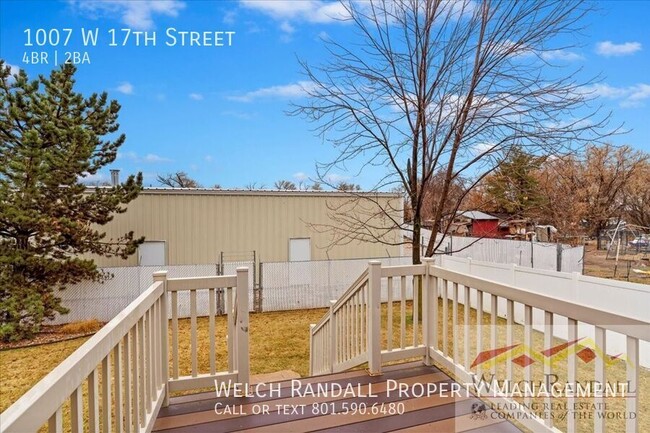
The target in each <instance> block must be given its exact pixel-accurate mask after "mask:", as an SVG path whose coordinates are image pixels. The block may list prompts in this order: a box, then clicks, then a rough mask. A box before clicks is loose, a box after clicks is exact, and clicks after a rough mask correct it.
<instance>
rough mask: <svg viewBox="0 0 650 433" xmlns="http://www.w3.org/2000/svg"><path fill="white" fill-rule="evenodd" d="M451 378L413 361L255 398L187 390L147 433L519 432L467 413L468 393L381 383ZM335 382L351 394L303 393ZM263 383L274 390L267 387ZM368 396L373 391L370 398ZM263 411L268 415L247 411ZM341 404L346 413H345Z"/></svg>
mask: <svg viewBox="0 0 650 433" xmlns="http://www.w3.org/2000/svg"><path fill="white" fill-rule="evenodd" d="M452 382H453V381H452V379H450V378H449V377H448V376H447V375H446V374H444V373H443V372H441V371H440V370H438V369H437V368H435V367H427V366H424V365H422V363H419V362H418V363H409V364H400V365H394V366H390V367H386V368H385V369H384V371H383V374H382V375H381V376H374V377H371V376H369V375H368V374H367V373H366V372H365V371H351V372H345V373H339V374H332V375H325V376H317V377H310V378H302V379H300V384H299V385H300V386H301V387H300V388H299V389H298V388H297V383H294V387H293V389H292V383H291V381H284V382H277V383H274V384H271V385H266V386H260V387H259V389H258V391H259V392H258V395H255V396H251V397H233V396H230V397H223V396H222V397H220V398H217V397H216V395H215V393H214V392H211V393H203V394H194V395H188V396H182V397H176V398H172V399H171V401H170V405H169V407H167V408H163V409H161V411H160V414H159V415H158V419H157V421H156V424H155V426H154V431H160V432H169V433H172V432H174V433H180V432H183V433H186V432H187V433H189V432H224V433H225V432H234V431H237V432H241V431H246V432H278V433H280V432H282V433H284V432H307V431H330V432H373V433H374V432H389V431H403V432H472V433H479V432H481V433H488V432H492V433H510V432H513V433H514V432H520V430H519V429H517V428H516V427H515V426H514V425H513V424H510V423H509V422H505V421H502V420H499V419H498V418H497V419H495V418H493V417H492V416H491V414H490V412H489V411H488V412H486V413H484V414H483V416H477V415H476V414H473V413H472V411H473V408H474V409H475V408H476V404H477V403H478V404H480V401H479V400H478V399H476V398H474V397H471V396H470V397H469V398H468V397H466V396H464V395H463V396H461V397H460V398H458V397H451V396H448V395H447V396H443V397H441V396H439V395H438V394H437V393H436V394H435V395H430V396H426V397H414V396H413V395H412V393H409V396H406V395H404V394H402V395H399V392H398V391H397V390H393V391H392V392H389V389H388V388H387V387H389V386H390V387H393V388H394V387H395V386H396V383H400V384H405V385H404V386H409V390H413V388H411V386H412V385H413V384H428V383H435V384H436V385H437V386H440V385H442V384H444V383H447V384H446V386H449V385H450V384H451V383H452ZM334 383H336V384H338V385H341V387H342V389H353V390H354V396H353V397H350V394H348V395H347V396H345V395H341V396H334V397H333V396H331V395H328V396H323V395H316V396H313V395H305V394H306V391H307V390H308V389H311V390H312V391H314V392H316V391H317V384H322V386H324V385H327V386H328V387H329V388H330V390H331V389H332V384H334ZM334 386H335V387H337V385H334ZM397 386H399V385H397ZM443 386H445V385H443ZM269 387H270V388H271V389H272V390H274V391H273V392H271V391H270V389H269ZM369 393H372V394H373V396H369V395H368V394H369ZM262 394H266V395H262ZM314 403H318V407H319V408H320V409H321V411H322V410H325V411H327V412H328V413H327V414H320V413H318V414H315V413H313V406H312V405H313V404H314ZM382 403H383V404H384V405H383V409H384V410H374V411H373V409H372V406H373V404H375V408H378V409H379V408H381V407H382V406H381V404H382ZM391 403H392V407H393V408H397V406H396V404H402V406H400V408H403V410H404V413H403V414H401V415H399V414H390V413H388V412H389V408H390V407H391ZM217 404H218V407H219V412H221V413H219V414H218V413H217V411H216V410H215V405H217ZM353 404H357V405H360V406H357V407H358V408H359V410H358V411H357V412H356V413H353V412H352V410H351V409H352V408H353V407H354V406H352V405H353ZM364 404H365V406H364ZM364 407H365V410H364ZM265 408H266V409H268V413H258V414H255V413H254V412H261V411H263V410H264V409H265ZM346 409H347V410H348V413H347V414H344V413H343V412H345V411H346ZM224 412H232V413H224ZM319 412H320V411H319ZM361 412H365V413H361ZM373 412H376V413H373ZM382 412H383V413H382ZM333 413H334V414H333Z"/></svg>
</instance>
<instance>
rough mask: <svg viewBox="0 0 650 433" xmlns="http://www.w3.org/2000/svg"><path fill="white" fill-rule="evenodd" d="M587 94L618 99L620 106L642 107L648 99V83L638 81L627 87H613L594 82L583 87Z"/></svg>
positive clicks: (649, 94)
mask: <svg viewBox="0 0 650 433" xmlns="http://www.w3.org/2000/svg"><path fill="white" fill-rule="evenodd" d="M585 90H586V91H587V92H588V93H589V94H591V95H593V96H598V97H601V98H607V99H612V100H619V106H621V107H622V108H634V107H642V106H644V104H645V100H646V99H650V84H645V83H639V84H636V85H634V86H628V87H614V86H610V85H609V84H606V83H603V84H594V85H593V86H590V87H588V88H587V89H585Z"/></svg>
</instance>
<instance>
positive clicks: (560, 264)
mask: <svg viewBox="0 0 650 433" xmlns="http://www.w3.org/2000/svg"><path fill="white" fill-rule="evenodd" d="M404 235H405V236H406V237H410V235H411V234H410V233H409V232H408V231H405V233H404ZM430 237H431V231H430V230H426V229H422V244H423V246H425V248H426V244H427V243H428V242H429V239H430ZM440 238H442V234H438V237H437V238H436V242H439V241H438V240H439V239H440ZM436 252H437V253H439V254H445V253H448V254H451V255H452V256H454V257H465V258H467V257H471V258H472V259H474V260H480V261H484V262H491V263H504V264H515V265H518V266H523V267H527V268H533V269H541V270H547V271H562V272H580V273H582V269H583V255H584V247H583V246H577V247H572V246H571V245H567V244H553V243H549V242H531V241H517V240H511V239H494V238H475V237H465V236H445V237H444V238H443V239H442V242H440V245H439V246H438V248H437V249H436Z"/></svg>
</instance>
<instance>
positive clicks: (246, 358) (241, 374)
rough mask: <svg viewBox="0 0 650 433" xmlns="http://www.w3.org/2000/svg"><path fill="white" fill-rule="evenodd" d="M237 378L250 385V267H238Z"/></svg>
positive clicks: (240, 381)
mask: <svg viewBox="0 0 650 433" xmlns="http://www.w3.org/2000/svg"><path fill="white" fill-rule="evenodd" d="M235 332H236V333H237V378H238V381H239V383H242V384H245V386H246V387H248V384H249V378H250V355H249V353H248V268H247V267H239V268H237V329H236V330H235Z"/></svg>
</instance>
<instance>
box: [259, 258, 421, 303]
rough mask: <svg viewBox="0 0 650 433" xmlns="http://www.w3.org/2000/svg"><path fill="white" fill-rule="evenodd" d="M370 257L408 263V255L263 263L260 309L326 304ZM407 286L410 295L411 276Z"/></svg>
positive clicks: (390, 263) (389, 262)
mask: <svg viewBox="0 0 650 433" xmlns="http://www.w3.org/2000/svg"><path fill="white" fill-rule="evenodd" d="M369 260H379V261H381V262H382V266H397V265H406V264H410V263H411V258H410V257H392V258H377V259H349V260H322V261H309V262H269V263H262V264H261V266H260V267H261V277H262V291H261V294H262V302H261V311H278V310H298V309H306V308H323V307H328V306H329V302H330V300H333V299H338V298H340V297H341V295H342V294H343V293H344V292H345V291H346V290H347V289H348V288H349V287H350V285H352V283H353V282H354V281H355V280H356V279H357V277H359V275H360V274H361V272H363V271H364V270H365V269H366V268H367V267H368V261H369ZM407 290H408V292H407V293H408V296H409V297H410V296H412V295H411V293H412V281H410V279H409V281H408V287H407Z"/></svg>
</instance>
